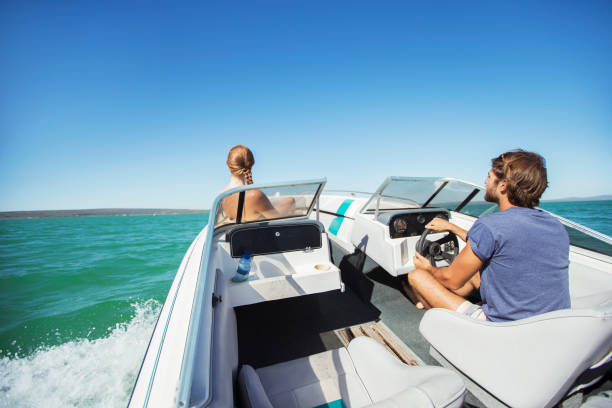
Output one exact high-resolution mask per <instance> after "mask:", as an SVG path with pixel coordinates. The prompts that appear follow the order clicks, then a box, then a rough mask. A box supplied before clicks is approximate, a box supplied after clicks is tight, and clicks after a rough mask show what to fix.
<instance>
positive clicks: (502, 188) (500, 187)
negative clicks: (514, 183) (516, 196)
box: [497, 180, 507, 194]
mask: <svg viewBox="0 0 612 408" xmlns="http://www.w3.org/2000/svg"><path fill="white" fill-rule="evenodd" d="M506 189H507V183H506V180H500V181H499V183H498V184H497V190H498V191H499V192H500V193H501V194H506Z"/></svg>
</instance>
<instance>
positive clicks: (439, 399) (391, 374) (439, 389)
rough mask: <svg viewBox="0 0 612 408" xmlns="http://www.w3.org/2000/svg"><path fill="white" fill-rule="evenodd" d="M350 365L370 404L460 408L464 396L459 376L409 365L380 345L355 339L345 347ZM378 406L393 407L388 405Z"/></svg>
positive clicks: (436, 368)
mask: <svg viewBox="0 0 612 408" xmlns="http://www.w3.org/2000/svg"><path fill="white" fill-rule="evenodd" d="M348 352H349V354H350V356H351V359H352V360H353V364H354V366H355V369H356V371H357V374H358V375H359V378H361V381H362V382H363V384H364V386H365V388H366V389H367V390H368V393H369V395H370V397H371V398H372V401H373V402H375V403H382V402H384V401H386V400H388V401H387V402H388V403H392V402H393V403H396V404H400V405H401V403H402V402H403V403H404V405H405V406H411V407H436V408H438V407H460V406H462V404H463V399H464V396H465V384H464V382H463V380H462V379H461V377H460V376H459V375H457V374H456V373H454V372H452V371H451V370H448V369H446V368H443V367H433V366H425V367H422V366H409V365H406V364H404V363H402V362H401V361H399V360H398V359H397V358H395V357H394V356H393V355H392V354H391V353H389V352H388V351H387V350H386V349H385V348H384V347H383V346H382V345H381V344H380V343H378V342H376V341H374V340H372V339H370V338H368V337H358V338H356V339H354V340H353V341H351V342H350V344H349V345H348ZM376 406H377V407H378V406H381V407H382V406H394V405H389V404H382V405H378V404H377V405H376Z"/></svg>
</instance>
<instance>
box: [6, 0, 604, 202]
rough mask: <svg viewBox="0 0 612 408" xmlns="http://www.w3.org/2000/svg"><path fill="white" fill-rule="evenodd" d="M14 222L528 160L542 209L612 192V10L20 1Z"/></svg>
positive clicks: (556, 5) (13, 25) (12, 38)
mask: <svg viewBox="0 0 612 408" xmlns="http://www.w3.org/2000/svg"><path fill="white" fill-rule="evenodd" d="M0 38H1V39H2V40H0V58H1V59H2V61H3V62H2V64H0V85H1V86H2V96H1V97H0V174H1V178H0V211H11V210H39V209H41V210H42V209H74V208H103V207H159V208H209V207H210V205H211V203H212V200H213V198H214V196H215V195H216V192H217V191H218V190H219V189H221V188H222V187H223V185H225V184H226V183H227V180H228V173H227V168H226V167H225V159H226V155H227V151H228V150H229V148H230V147H231V146H233V145H235V144H239V143H240V144H245V145H247V146H249V147H251V149H252V150H253V152H254V154H255V160H256V164H255V167H254V169H253V174H254V179H255V182H266V183H269V182H275V181H285V180H296V179H310V178H317V177H327V179H328V184H327V185H328V187H329V188H334V189H337V188H350V189H356V190H365V191H372V190H374V189H375V188H376V186H377V185H378V184H379V183H380V182H382V180H383V179H384V178H385V177H386V176H388V175H401V176H452V177H458V178H463V179H466V180H469V181H474V182H477V183H481V184H482V183H483V182H484V178H485V176H486V172H487V170H488V168H489V165H490V159H491V158H492V157H494V156H496V155H497V154H499V153H501V152H503V151H506V150H510V149H513V148H518V147H520V148H524V149H527V150H533V151H537V152H539V153H541V154H542V155H543V156H544V157H545V158H546V159H547V163H548V171H549V181H550V187H549V190H547V192H546V193H545V195H544V198H545V199H546V198H559V197H567V196H591V195H598V194H612V182H611V181H610V174H612V160H611V159H612V2H609V1H585V2H575V1H556V2H537V3H536V2H501V1H482V2H478V1H469V2H404V1H398V2H372V1H368V2H345V3H343V2H315V1H309V2H302V4H297V2H281V1H279V2H266V1H264V2H212V1H203V2H195V1H193V2H182V3H181V4H180V5H177V4H170V3H168V2H142V1H117V2H110V1H104V2H100V1H96V2H94V1H92V2H87V1H82V2H72V1H70V2H68V1H66V2H63V1H53V2H48V1H43V2H36V1H31V2H20V1H4V2H2V4H1V5H0Z"/></svg>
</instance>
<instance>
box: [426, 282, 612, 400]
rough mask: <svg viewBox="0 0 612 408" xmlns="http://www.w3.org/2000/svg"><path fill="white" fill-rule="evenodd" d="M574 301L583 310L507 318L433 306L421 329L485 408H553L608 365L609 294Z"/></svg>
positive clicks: (611, 342) (611, 343) (611, 355)
mask: <svg viewBox="0 0 612 408" xmlns="http://www.w3.org/2000/svg"><path fill="white" fill-rule="evenodd" d="M572 305H573V306H574V307H580V308H579V309H567V310H559V311H555V312H550V313H545V314H542V315H538V316H533V317H530V318H527V319H522V320H517V321H513V322H506V323H493V322H487V321H481V320H476V319H472V318H470V317H467V316H465V315H462V314H459V313H456V312H452V311H449V310H445V309H431V310H429V311H427V313H425V316H424V317H423V319H422V320H421V325H420V327H419V328H420V331H421V333H422V334H423V336H425V338H426V339H427V341H429V343H430V344H431V346H432V348H431V354H432V355H433V356H434V357H435V358H436V359H438V360H439V361H440V362H441V363H442V364H443V365H448V363H450V366H453V367H454V368H456V369H457V370H458V371H460V372H461V373H463V374H464V375H465V376H466V377H467V378H468V379H469V380H471V381H472V382H473V383H475V384H472V383H468V389H469V390H470V391H471V392H472V393H474V394H475V395H476V396H477V397H478V398H479V399H481V400H482V401H483V402H485V404H486V405H487V406H504V405H509V406H511V407H550V406H554V405H555V404H557V403H558V402H559V401H561V400H562V399H563V397H564V396H566V395H568V394H570V393H573V392H575V391H578V390H579V389H581V388H584V387H586V386H588V385H591V384H594V383H595V382H597V381H598V380H599V379H600V378H601V377H602V376H603V375H604V374H605V373H606V370H607V369H608V368H609V366H610V364H611V363H612V361H611V360H612V352H611V349H612V292H610V291H605V292H600V293H599V294H598V295H593V296H589V297H586V298H575V299H572ZM474 385H476V386H474Z"/></svg>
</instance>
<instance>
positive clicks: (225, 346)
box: [191, 269, 238, 408]
mask: <svg viewBox="0 0 612 408" xmlns="http://www.w3.org/2000/svg"><path fill="white" fill-rule="evenodd" d="M226 280H227V278H226V277H225V275H224V274H223V272H222V271H221V270H220V269H217V270H216V271H215V290H214V295H215V296H216V298H217V299H218V300H217V301H216V302H215V303H214V309H213V322H212V345H211V347H212V348H211V353H210V359H211V363H210V364H211V367H210V378H211V390H210V392H211V398H210V400H209V401H210V402H209V403H208V405H207V407H219V408H220V407H224V408H225V407H232V406H234V384H235V382H236V377H237V374H238V331H237V328H236V327H237V326H236V313H235V312H234V309H233V308H232V303H231V301H230V296H229V289H228V284H227V281H226ZM202 330H209V328H208V327H206V328H202ZM203 354H204V353H203V352H202V354H200V352H198V354H197V355H196V368H195V372H194V380H193V386H192V389H191V401H192V403H196V402H197V401H198V400H199V398H198V396H199V395H203V391H204V387H207V386H208V384H202V381H201V376H198V374H201V372H202V371H203V370H205V369H207V367H203V366H202V371H200V370H198V364H200V365H203V364H206V363H205V362H206V361H208V359H207V358H205V357H206V356H204V355H203Z"/></svg>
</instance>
